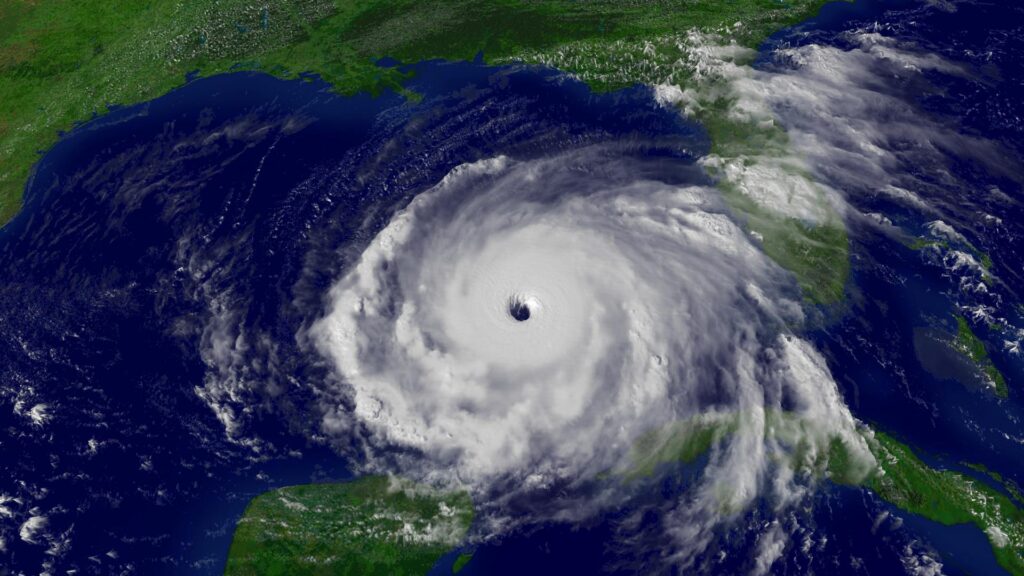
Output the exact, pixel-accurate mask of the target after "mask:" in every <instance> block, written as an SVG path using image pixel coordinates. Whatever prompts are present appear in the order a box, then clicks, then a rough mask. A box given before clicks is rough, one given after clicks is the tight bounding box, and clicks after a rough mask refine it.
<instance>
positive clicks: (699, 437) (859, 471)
mask: <svg viewBox="0 0 1024 576" xmlns="http://www.w3.org/2000/svg"><path fill="white" fill-rule="evenodd" d="M766 422H767V425H766V428H767V429H771V430H774V431H776V432H775V433H777V434H780V435H781V436H780V438H779V439H780V440H781V441H782V443H784V444H785V445H788V446H791V447H792V450H791V457H790V460H791V461H790V465H793V466H794V467H795V468H796V469H797V470H798V471H801V472H802V473H806V474H810V475H815V476H818V477H821V478H827V479H829V480H830V481H832V482H834V483H836V484H839V485H844V486H851V487H861V488H864V489H867V490H870V491H871V492H873V493H874V494H876V495H877V496H878V497H879V498H881V499H882V500H884V501H886V502H888V503H889V504H892V505H893V506H895V507H896V508H897V509H899V510H902V511H904V512H908V513H911V514H916V515H918V516H922V517H924V518H927V519H929V520H932V521H935V522H938V523H940V524H945V525H954V524H973V525H974V526H976V527H977V528H978V529H979V530H981V531H982V532H984V534H985V536H986V537H987V538H988V541H989V543H990V544H991V546H992V551H993V553H994V554H995V557H996V561H997V562H998V563H999V565H1000V566H1002V567H1003V568H1004V569H1006V570H1007V571H1008V572H1009V573H1010V574H1013V575H1014V576H1024V509H1022V508H1020V506H1024V502H1022V501H1021V500H1020V492H1019V490H1018V488H1017V486H1016V485H1015V484H1014V483H1012V482H1008V481H1006V480H1005V479H1004V478H1003V477H1002V476H1000V475H999V474H998V473H996V472H992V471H990V470H988V469H986V468H984V467H983V466H980V465H976V464H973V465H972V464H969V465H967V466H966V467H967V468H968V469H970V470H974V471H976V472H978V474H977V475H971V474H968V473H965V472H961V471H957V470H954V469H951V468H939V467H935V466H932V465H929V464H927V463H926V462H924V461H923V460H921V458H920V457H919V456H918V455H917V454H915V453H914V451H913V450H912V449H911V448H910V447H909V446H907V445H906V444H905V443H902V442H900V441H899V440H897V439H896V438H894V437H892V436H891V435H888V434H885V433H884V432H880V431H877V430H873V429H871V428H864V429H863V430H862V437H863V439H864V441H865V442H866V444H867V447H868V449H869V450H870V453H871V456H872V457H873V459H874V462H873V463H870V465H867V466H866V465H865V463H864V462H862V461H861V458H859V457H858V456H857V455H856V450H854V449H852V448H851V447H850V446H848V445H847V444H846V442H845V441H844V440H842V439H840V438H838V437H835V438H832V439H830V440H829V441H828V446H827V449H825V450H815V451H813V453H816V454H818V457H816V458H808V457H807V455H808V454H809V453H811V452H812V451H810V450H808V448H809V447H808V446H807V443H808V441H809V440H808V439H810V438H813V437H815V436H816V435H815V434H807V433H806V432H807V430H806V427H807V424H806V423H802V422H800V419H799V418H797V417H795V416H792V415H789V414H773V413H770V414H768V415H767V417H766ZM736 426H737V419H736V418H735V417H731V418H730V417H724V418H718V419H695V420H693V421H684V422H678V423H675V424H672V425H670V426H667V427H665V428H662V429H657V430H654V431H652V432H650V433H648V434H646V435H644V436H642V437H641V438H640V440H639V441H638V442H637V443H636V445H635V446H634V450H633V454H632V458H631V465H630V467H628V468H627V469H626V470H625V471H623V472H622V473H621V474H620V477H622V478H625V479H627V480H630V481H633V480H636V479H643V478H646V477H651V476H653V475H655V473H656V472H657V471H658V470H659V469H664V468H665V467H668V468H671V467H672V466H674V465H677V464H680V463H681V464H691V463H693V462H695V461H696V460H697V459H698V458H700V457H701V456H703V455H705V454H707V453H708V452H709V451H710V450H712V449H713V447H714V446H715V445H716V443H717V442H719V441H722V440H724V439H727V437H728V436H729V435H730V434H731V433H732V432H734V431H735V429H736ZM987 479H991V480H995V485H993V483H990V482H987V481H986V480H987ZM1014 499H1016V502H1014Z"/></svg>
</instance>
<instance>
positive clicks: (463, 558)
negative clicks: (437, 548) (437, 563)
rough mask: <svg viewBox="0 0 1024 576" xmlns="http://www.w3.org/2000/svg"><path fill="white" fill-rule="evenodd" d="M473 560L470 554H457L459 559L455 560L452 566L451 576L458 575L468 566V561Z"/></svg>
mask: <svg viewBox="0 0 1024 576" xmlns="http://www.w3.org/2000/svg"><path fill="white" fill-rule="evenodd" d="M472 559H473V555H472V554H459V557H458V558H456V559H455V563H454V564H452V574H458V573H459V572H461V571H462V569H463V568H465V567H466V564H469V561H470V560H472Z"/></svg>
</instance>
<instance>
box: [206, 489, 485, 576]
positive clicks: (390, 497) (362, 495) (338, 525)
mask: <svg viewBox="0 0 1024 576" xmlns="http://www.w3.org/2000/svg"><path fill="white" fill-rule="evenodd" d="M472 521H473V504H472V502H471V501H470V499H469V495H468V494H466V493H465V492H454V493H441V492H437V491H435V490H432V489H429V488H425V487H423V486H414V485H412V484H409V483H405V482H401V481H397V480H394V479H388V478H385V477H382V476H369V477H365V478H361V479H358V480H354V481H351V482H340V483H326V484H305V485H301V486H290V487H287V488H280V489H278V490H273V491H271V492H267V493H265V494H261V495H260V496H257V497H256V498H255V499H253V501H252V502H250V503H249V506H248V507H247V508H246V510H245V514H244V515H243V516H242V519H241V520H239V522H238V526H237V527H236V529H235V534H234V538H233V540H232V542H231V549H230V551H229V553H228V561H227V568H226V569H225V571H224V573H225V575H227V576H277V575H281V576H284V575H289V576H303V575H309V576H313V575H320V574H332V575H344V574H351V575H353V576H355V575H366V574H380V575H382V576H384V575H387V576H400V575H423V574H426V573H427V572H428V571H429V570H430V568H431V567H432V566H433V565H434V564H436V563H437V561H438V560H439V559H440V558H441V557H442V556H443V555H444V554H446V553H447V552H449V551H451V550H452V549H453V548H455V547H457V546H458V545H459V543H461V542H462V540H463V539H464V538H465V537H466V533H467V532H468V530H469V525H470V524H471V523H472ZM467 561H468V558H467V559H466V560H465V561H462V564H463V565H464V564H465V562H467ZM460 568H461V565H460Z"/></svg>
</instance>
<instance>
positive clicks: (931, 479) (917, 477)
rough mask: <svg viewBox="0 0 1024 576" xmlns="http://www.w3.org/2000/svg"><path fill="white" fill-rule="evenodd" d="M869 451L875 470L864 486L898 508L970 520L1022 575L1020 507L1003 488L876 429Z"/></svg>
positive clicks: (946, 520)
mask: <svg viewBox="0 0 1024 576" xmlns="http://www.w3.org/2000/svg"><path fill="white" fill-rule="evenodd" d="M871 450H872V452H873V453H874V454H875V457H876V459H877V460H878V464H879V470H878V471H877V472H876V473H875V474H873V475H872V476H871V477H870V478H869V480H868V481H867V482H866V484H865V485H866V486H867V487H868V488H869V489H871V491H873V492H874V493H876V494H878V495H879V496H880V497H881V498H882V499H883V500H885V501H887V502H890V503H891V504H893V505H894V506H896V507H897V508H899V509H901V510H905V511H907V512H911V513H914V514H918V515H920V516H923V517H925V518H928V519H929V520H934V521H936V522H939V523H942V524H946V525H951V524H974V525H975V526H977V527H978V528H980V529H981V530H982V531H983V532H984V533H985V535H986V536H987V537H988V540H989V543H990V544H991V545H992V551H993V552H994V553H995V556H996V561H997V562H999V565H1000V566H1002V567H1003V568H1005V569H1006V570H1007V571H1008V572H1010V573H1011V574H1014V575H1024V511H1022V510H1021V509H1020V508H1017V507H1016V506H1014V504H1013V502H1011V501H1010V499H1009V498H1007V497H1006V496H1005V495H1003V494H1002V493H1001V492H999V491H998V490H996V489H995V488H992V487H990V486H988V485H987V484H985V483H983V482H980V481H978V480H976V479H974V478H971V477H970V476H967V475H966V474H962V473H960V472H955V471H952V470H936V469H934V468H931V467H929V466H928V465H927V464H925V463H924V462H922V461H921V459H920V458H918V457H917V456H916V455H914V453H913V452H912V451H911V450H910V448H909V447H908V446H906V445H905V444H902V443H900V442H898V441H896V440H895V439H894V438H892V437H891V436H888V435H886V434H883V433H881V432H875V434H874V438H873V439H872V440H871Z"/></svg>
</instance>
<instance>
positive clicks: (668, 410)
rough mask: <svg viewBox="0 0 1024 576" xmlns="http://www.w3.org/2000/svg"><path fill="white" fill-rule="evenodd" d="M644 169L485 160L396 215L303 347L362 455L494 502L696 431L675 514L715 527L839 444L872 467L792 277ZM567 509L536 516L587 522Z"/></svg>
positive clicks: (596, 160) (722, 209)
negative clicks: (343, 403)
mask: <svg viewBox="0 0 1024 576" xmlns="http://www.w3.org/2000/svg"><path fill="white" fill-rule="evenodd" d="M643 173H644V170H643V168H642V167H641V168H638V167H637V166H633V165H631V161H629V160H628V159H623V158H621V157H616V155H615V154H613V153H610V152H609V151H608V150H601V149H588V150H583V151H576V152H573V153H569V154H565V155H561V156H558V157H552V158H544V159H539V160H531V161H516V160H512V159H509V158H506V157H497V158H492V159H488V160H484V161H480V162H476V163H472V164H466V165H462V166H460V167H458V168H456V169H455V170H453V171H452V172H451V173H450V174H448V176H446V177H445V178H444V180H443V181H442V182H441V183H440V184H438V185H437V186H436V187H434V188H433V189H431V190H429V191H427V192H425V193H423V194H421V195H419V196H417V197H416V198H415V199H414V200H413V201H412V202H411V203H410V204H409V205H408V206H407V207H406V208H405V209H403V210H401V211H399V212H398V213H397V214H396V215H395V216H394V217H393V218H392V220H391V221H390V223H389V224H388V225H387V226H386V227H385V228H384V229H383V230H382V231H381V232H380V233H379V234H378V235H377V236H376V237H375V238H374V239H373V240H372V242H370V244H369V246H368V247H367V248H366V249H365V251H363V253H362V255H361V256H360V258H359V261H358V263H357V264H355V265H354V266H353V268H352V269H351V270H350V271H349V272H348V273H347V274H345V275H344V276H343V277H342V278H341V279H340V280H339V281H338V282H337V283H336V284H335V285H334V286H333V287H332V288H331V291H330V295H329V301H330V304H329V311H328V313H327V314H326V315H325V316H324V317H323V318H321V319H319V320H317V321H316V323H315V324H314V325H313V326H312V327H311V329H310V331H309V336H310V338H311V340H312V341H313V342H315V346H316V348H317V349H318V350H319V351H320V352H321V353H322V354H323V355H325V357H327V358H329V359H330V361H331V362H332V363H333V365H334V368H335V373H336V375H337V382H336V384H335V385H336V386H341V387H351V390H352V392H353V394H354V406H355V409H354V414H355V416H356V417H357V418H358V419H359V421H360V422H361V423H362V424H363V425H365V426H366V427H367V428H368V429H369V430H370V431H371V433H372V435H373V438H374V439H375V440H374V442H376V443H377V444H378V446H380V447H385V446H390V447H398V448H402V449H405V451H404V452H403V455H402V457H400V458H398V459H397V460H396V459H395V458H393V457H391V455H392V454H393V451H388V450H380V453H381V454H382V456H381V457H380V458H378V459H373V458H371V459H370V466H371V467H376V468H378V469H380V468H382V469H384V470H387V471H390V472H401V473H402V474H404V475H412V476H414V477H420V478H423V479H428V480H433V481H440V482H443V483H447V484H452V483H455V484H459V485H462V486H468V487H470V488H472V489H474V490H476V491H477V492H479V493H481V494H486V493H487V492H488V490H489V489H490V488H491V487H493V486H496V485H501V486H503V487H504V488H503V490H504V491H505V493H504V494H503V497H505V498H507V497H508V491H509V490H511V491H512V492H526V493H531V492H532V493H537V492H541V491H543V490H544V489H546V488H550V487H552V486H562V487H564V486H565V484H566V483H568V485H569V486H570V487H571V486H578V485H580V484H584V483H586V482H587V481H592V480H593V479H594V478H596V477H599V476H601V475H602V474H612V475H615V474H619V475H622V474H629V471H630V469H631V467H635V466H636V465H637V459H638V458H643V454H640V452H648V453H649V452H652V451H654V452H656V451H657V450H659V449H660V448H661V447H660V446H652V445H651V443H652V442H654V443H655V444H658V443H660V444H667V443H669V442H673V441H676V442H677V441H679V436H680V435H685V434H688V433H692V431H693V430H695V429H696V428H697V427H699V426H702V427H706V428H708V429H711V430H714V431H716V433H715V434H714V437H715V438H716V442H715V443H714V449H713V452H712V453H711V455H710V456H709V461H708V464H707V468H706V469H705V471H704V473H703V474H704V478H705V479H706V481H705V482H704V483H703V489H702V490H703V492H702V493H701V494H700V495H699V496H698V498H697V499H696V500H695V501H693V502H691V503H690V504H688V505H687V508H692V509H694V510H698V509H699V511H700V512H699V513H700V516H701V518H702V522H704V523H706V524H707V526H708V527H709V528H710V526H712V525H713V524H714V522H713V520H714V519H716V518H719V517H722V518H724V517H728V516H729V515H730V514H731V513H735V512H737V511H740V510H742V509H743V508H744V507H745V506H746V505H747V504H748V503H749V502H751V501H752V500H753V499H754V498H755V497H757V496H758V495H760V494H762V493H768V494H769V495H770V496H771V497H773V498H775V499H776V501H778V502H779V503H780V504H781V503H785V502H787V501H791V500H792V499H793V498H795V497H796V495H798V494H799V492H800V490H801V488H800V486H801V484H803V483H805V482H806V478H804V479H800V478H798V476H799V475H798V474H797V470H798V469H799V468H801V467H803V466H806V465H808V464H809V463H812V462H814V461H817V460H820V459H823V458H826V457H827V456H826V454H825V452H827V450H828V445H829V443H830V442H833V441H835V440H836V439H839V440H840V441H842V442H845V443H848V444H849V446H850V447H851V449H853V450H854V451H856V450H860V452H861V453H862V454H863V455H864V458H865V459H867V460H868V461H870V458H871V456H870V454H869V453H868V451H867V449H866V447H864V445H863V440H862V439H861V437H860V436H859V435H858V434H857V431H856V426H857V424H856V422H855V421H854V419H853V417H852V416H851V415H850V413H849V412H848V410H847V409H846V408H845V406H843V404H842V402H841V400H840V399H839V395H838V392H837V390H836V387H835V384H834V382H833V381H832V379H831V377H830V375H829V372H828V369H827V368H826V367H825V365H824V362H823V360H822V359H821V358H820V357H819V356H818V355H817V354H816V353H815V352H814V351H813V348H812V347H811V346H810V345H809V344H808V343H807V342H804V341H802V340H801V339H799V338H798V337H796V336H794V335H793V334H792V330H791V327H793V326H796V325H798V324H799V323H800V322H801V321H802V312H801V307H800V304H799V302H798V301H797V300H795V295H796V294H797V292H796V291H795V287H794V286H793V285H792V280H791V278H790V277H789V276H788V275H787V274H786V273H785V272H783V271H782V270H781V269H780V268H779V267H778V266H776V265H775V264H773V263H772V262H771V261H770V260H769V259H768V258H767V257H765V255H764V254H763V252H762V251H761V250H760V249H759V248H758V247H757V246H756V245H755V243H754V242H753V241H752V239H751V238H750V236H749V235H748V233H746V232H744V231H743V229H742V228H741V227H740V226H738V225H737V224H736V222H735V221H734V219H733V217H732V216H731V215H730V213H729V211H728V209H727V207H726V206H725V204H723V202H722V200H721V198H720V196H719V194H718V192H716V190H715V189H714V188H710V187H708V186H706V185H703V184H701V183H682V184H680V183H673V184H669V183H666V182H664V181H659V180H657V179H652V178H649V177H644V175H643ZM638 175H639V177H638ZM648 176H649V175H648ZM348 418H350V416H349V412H348V411H347V410H346V409H345V408H343V407H339V409H337V410H335V411H333V412H329V413H328V415H327V416H326V417H325V422H324V425H325V428H326V429H327V430H330V429H332V428H339V429H347V428H348V426H349V422H348ZM677 429H678V430H683V429H685V430H686V431H685V432H679V433H678V434H676V433H673V432H671V431H672V430H677ZM641 438H645V439H646V440H645V442H646V444H644V447H643V448H642V449H640V448H638V445H639V444H638V443H639V442H640V439H641ZM796 445H800V446H801V447H802V448H803V449H804V450H803V451H802V452H801V454H800V456H799V458H794V457H793V456H794V454H793V448H794V447H795V446H796ZM509 486H516V487H517V488H514V489H509V488H508V487H509ZM570 489H571V488H570ZM571 506H572V510H571V511H568V510H557V506H556V507H555V509H554V510H553V511H552V510H551V509H549V512H551V513H557V512H563V513H571V514H574V515H578V514H582V513H585V512H583V511H584V510H586V509H588V507H587V506H581V505H580V503H579V502H578V501H574V502H573V504H572V505H571ZM709 520H710V521H709ZM693 536H694V535H690V536H689V537H687V538H686V539H685V542H686V543H687V546H696V547H699V544H700V542H701V538H699V537H696V538H695V537H693Z"/></svg>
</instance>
